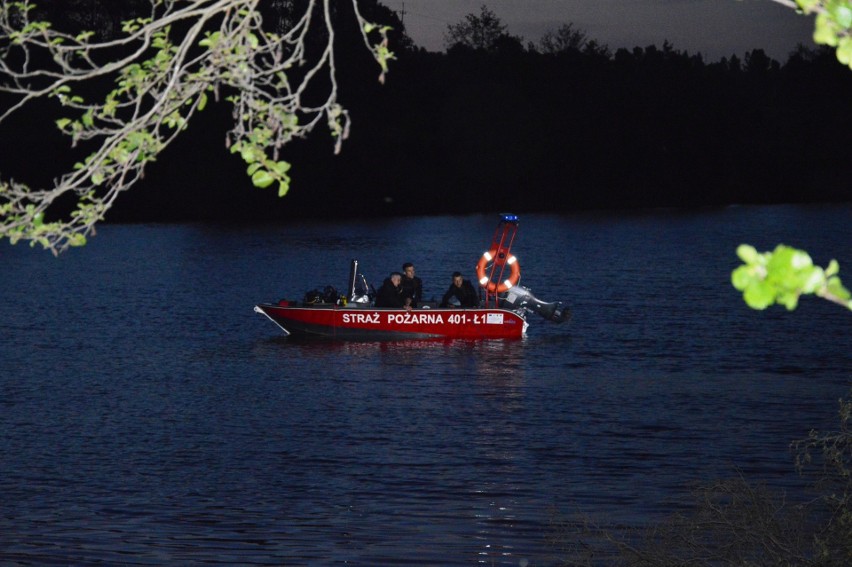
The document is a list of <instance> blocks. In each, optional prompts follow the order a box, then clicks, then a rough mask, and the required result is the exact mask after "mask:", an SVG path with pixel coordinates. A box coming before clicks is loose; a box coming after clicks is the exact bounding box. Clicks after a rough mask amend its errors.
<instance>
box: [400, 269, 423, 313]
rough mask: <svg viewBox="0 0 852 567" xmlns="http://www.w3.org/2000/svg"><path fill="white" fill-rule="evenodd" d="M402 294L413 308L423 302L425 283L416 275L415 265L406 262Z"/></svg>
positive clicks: (403, 270) (403, 272)
mask: <svg viewBox="0 0 852 567" xmlns="http://www.w3.org/2000/svg"><path fill="white" fill-rule="evenodd" d="M402 293H403V296H404V297H405V299H406V300H408V303H406V305H410V306H411V307H417V304H418V303H420V301H422V300H423V281H422V280H421V279H420V278H418V277H417V276H415V275H414V264H412V263H411V262H406V263H405V264H403V265H402Z"/></svg>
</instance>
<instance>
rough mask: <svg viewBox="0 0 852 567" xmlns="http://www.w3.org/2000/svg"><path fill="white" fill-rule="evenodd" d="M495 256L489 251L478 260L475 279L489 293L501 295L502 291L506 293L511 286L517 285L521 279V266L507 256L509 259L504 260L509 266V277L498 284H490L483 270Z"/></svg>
mask: <svg viewBox="0 0 852 567" xmlns="http://www.w3.org/2000/svg"><path fill="white" fill-rule="evenodd" d="M496 254H497V251H496V250H489V251H488V252H486V253H485V254H483V255H482V258H480V259H479V262H478V263H477V264H476V277H477V278H478V279H479V285H481V286H482V287H484V288H485V289H487V290H488V291H489V292H491V293H495V292H496V293H503V292H504V291H508V290H509V288H511V287H512V286H515V285H518V280H520V279H521V265H520V264H519V263H518V259H517V258H515V257H514V256H512V255H511V254H509V257H508V258H506V264H508V265H509V269H510V272H509V277H508V278H507V279H505V280H503V282H502V283H499V284H498V283H497V282H492V281H490V278H489V277H488V276H487V275H486V274H485V268H486V267H487V266H488V262H490V261H491V260H493V259H494V256H495V255H496Z"/></svg>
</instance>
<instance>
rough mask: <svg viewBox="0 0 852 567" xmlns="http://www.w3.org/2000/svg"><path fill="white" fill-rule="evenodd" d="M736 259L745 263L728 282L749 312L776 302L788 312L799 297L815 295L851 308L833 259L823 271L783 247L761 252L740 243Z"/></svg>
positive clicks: (797, 252)
mask: <svg viewBox="0 0 852 567" xmlns="http://www.w3.org/2000/svg"><path fill="white" fill-rule="evenodd" d="M737 256H739V257H740V260H742V261H743V262H745V264H743V265H742V266H740V267H738V268H737V269H736V270H734V271H733V273H732V274H731V283H732V284H733V285H734V287H735V288H737V289H738V290H739V291H741V292H743V299H745V302H746V303H747V304H748V306H749V307H751V308H752V309H766V308H767V307H769V306H771V305H774V304H776V303H777V304H779V305H784V306H785V307H786V308H787V309H788V310H790V311H792V310H793V309H795V308H796V306H797V305H798V304H799V298H800V297H801V296H802V295H816V296H817V297H821V298H823V299H827V300H828V301H831V302H833V303H837V304H838V305H842V306H843V307H846V308H847V309H852V299H850V293H849V290H848V289H846V288H845V287H844V286H843V283H842V282H841V281H840V277H839V276H838V275H837V274H838V273H839V272H840V265H839V264H838V263H837V261H836V260H831V262H829V264H828V267H826V268H824V269H823V268H821V267H819V266H816V265H814V262H813V260H812V259H811V257H810V255H809V254H808V253H807V252H805V251H804V250H798V249H796V248H792V247H790V246H785V245H783V244H779V245H778V246H776V247H775V250H773V251H772V252H763V253H759V252H758V251H757V250H756V249H755V248H754V247H753V246H749V245H748V244H741V245H740V246H739V247H738V248H737Z"/></svg>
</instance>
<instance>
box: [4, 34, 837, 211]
mask: <svg viewBox="0 0 852 567" xmlns="http://www.w3.org/2000/svg"><path fill="white" fill-rule="evenodd" d="M357 39H358V38H356V37H354V36H353V39H352V41H353V44H351V45H342V46H341V47H340V49H339V57H340V61H339V63H338V64H339V66H340V70H341V87H340V99H341V102H342V103H343V104H344V105H346V106H347V107H348V108H349V110H350V112H351V115H352V118H353V130H352V135H351V136H350V139H349V140H347V142H346V143H345V144H344V146H343V152H342V153H341V154H340V155H337V156H335V155H333V151H332V148H333V142H332V141H331V139H330V138H329V136H328V135H327V134H326V133H325V132H323V131H321V130H318V131H316V132H315V133H314V134H313V136H312V137H311V138H310V139H308V140H305V141H298V142H295V143H294V144H293V145H291V146H288V147H287V148H285V151H284V158H285V159H288V160H289V161H291V162H292V163H293V170H292V171H291V175H292V188H291V191H290V194H289V195H288V196H286V197H284V198H282V199H279V198H278V197H277V196H276V195H275V193H274V191H272V190H271V189H270V190H263V189H256V188H254V187H252V186H251V183H250V180H249V179H248V177H247V176H246V175H245V173H244V170H245V166H244V164H243V163H242V161H241V160H240V159H239V158H237V157H235V156H231V155H230V154H229V153H228V151H227V150H226V149H225V147H224V137H225V136H224V134H225V131H226V130H227V129H228V128H229V120H230V109H229V108H228V106H227V104H224V103H222V104H218V105H211V106H210V107H208V109H206V110H205V111H204V112H203V113H202V114H201V115H200V116H199V120H198V121H197V122H194V123H193V124H192V125H191V126H190V128H189V130H188V131H187V132H186V133H185V134H184V136H183V138H182V139H181V140H179V141H178V142H176V143H175V144H174V145H173V146H171V147H170V148H169V149H168V150H167V152H166V153H165V154H164V155H163V156H161V158H160V159H159V160H158V161H157V162H156V163H155V164H153V166H152V167H151V168H150V170H149V171H148V173H147V174H146V178H145V181H144V182H143V184H142V185H140V186H137V187H135V188H134V189H133V190H131V191H130V192H128V193H127V194H125V195H123V196H122V198H121V199H120V200H119V201H118V202H117V203H116V205H115V207H114V209H113V210H112V211H111V212H110V214H109V215H108V217H107V220H113V221H136V220H213V219H215V220H251V219H264V220H266V219H278V218H290V217H304V216H351V215H358V216H363V215H377V214H433V213H434V214H438V213H465V212H476V211H501V210H512V211H518V212H528V211H572V210H582V209H597V208H635V207H659V206H666V207H669V206H672V207H699V206H717V205H726V204H732V203H790V202H793V203H795V202H836V201H849V200H850V197H852V191H850V189H849V183H848V180H849V177H850V174H852V164H851V163H850V160H849V157H848V155H849V145H848V141H847V135H848V134H847V133H848V132H849V131H850V128H849V127H850V125H852V72H850V71H849V69H848V68H845V67H844V66H842V65H840V64H839V63H838V62H837V61H836V59H835V57H834V55H833V53H832V52H831V51H830V50H822V49H816V48H815V49H809V48H804V47H803V48H799V49H798V50H797V51H796V52H794V53H792V54H791V55H790V56H789V58H788V60H787V61H786V62H784V63H783V64H781V63H779V62H776V61H774V60H771V59H770V58H769V57H767V56H766V55H765V53H764V52H763V51H761V50H754V51H752V52H750V53H747V54H744V56H743V57H742V59H740V58H738V57H736V56H732V57H731V58H729V59H722V60H721V61H718V62H706V61H704V60H703V58H702V57H701V56H699V55H690V54H688V53H686V52H682V51H678V50H676V49H675V48H674V47H673V46H671V45H669V44H664V45H663V46H662V47H657V46H649V47H645V48H635V49H632V50H626V49H620V50H618V51H616V52H615V53H610V52H609V51H608V50H606V49H601V48H595V49H585V50H583V49H573V48H572V49H566V50H564V51H562V52H560V53H548V54H544V53H540V52H538V51H536V50H535V49H530V48H521V47H520V44H519V43H517V45H513V46H512V48H507V49H498V50H494V51H483V50H472V49H464V48H457V49H450V50H449V52H448V53H430V52H426V51H423V50H417V49H408V50H402V51H400V52H399V53H398V60H397V61H395V62H393V63H392V66H391V72H390V74H389V75H388V77H387V82H386V84H385V85H380V84H379V83H378V81H376V77H377V75H378V68H377V67H376V66H375V64H374V63H373V62H372V61H371V60H369V58H368V57H364V48H363V44H361V45H358V44H357V41H356V40H357ZM347 54H351V56H350V57H347ZM355 54H357V56H356V55H355ZM7 136H8V134H7V135H6V136H4V138H6V137H7ZM3 161H4V162H5V161H6V160H3ZM0 171H1V172H2V173H3V175H4V177H5V176H6V171H5V170H3V169H2V168H0Z"/></svg>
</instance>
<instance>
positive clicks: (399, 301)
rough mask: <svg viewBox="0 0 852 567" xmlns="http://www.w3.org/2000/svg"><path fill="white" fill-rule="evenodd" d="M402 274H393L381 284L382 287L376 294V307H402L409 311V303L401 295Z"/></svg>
mask: <svg viewBox="0 0 852 567" xmlns="http://www.w3.org/2000/svg"><path fill="white" fill-rule="evenodd" d="M401 281H402V274H400V273H399V272H393V273H392V274H391V275H390V276H389V277H387V278H385V281H384V282H382V287H380V288H379V291H378V292H377V293H376V307H404V308H405V309H411V305H410V302H409V301H408V299H407V298H406V297H405V295H403V289H402V284H401Z"/></svg>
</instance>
